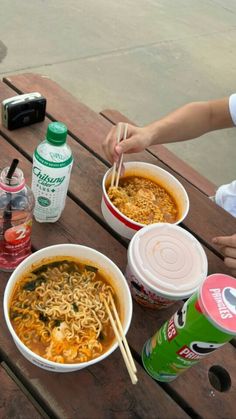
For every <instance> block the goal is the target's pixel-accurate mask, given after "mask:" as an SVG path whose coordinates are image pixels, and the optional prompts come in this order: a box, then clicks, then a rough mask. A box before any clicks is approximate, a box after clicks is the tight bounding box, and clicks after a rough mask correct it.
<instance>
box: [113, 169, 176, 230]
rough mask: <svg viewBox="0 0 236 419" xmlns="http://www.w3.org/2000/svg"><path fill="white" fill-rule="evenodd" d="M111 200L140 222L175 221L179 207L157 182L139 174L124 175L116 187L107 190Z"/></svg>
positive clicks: (120, 209) (123, 211) (127, 214)
mask: <svg viewBox="0 0 236 419" xmlns="http://www.w3.org/2000/svg"><path fill="white" fill-rule="evenodd" d="M107 193H108V196H109V198H110V200H111V202H112V203H113V204H114V205H115V206H116V208H118V210H119V211H120V212H122V213H123V214H124V215H126V217H129V218H131V219H132V220H134V221H136V222H138V223H141V224H153V223H157V222H167V223H175V222H176V221H177V220H178V217H179V209H178V206H177V203H176V201H175V199H174V198H173V196H171V195H170V193H169V192H168V191H167V190H166V189H165V188H164V187H163V186H161V185H159V184H158V183H157V182H154V181H153V180H151V179H148V178H144V177H141V176H125V177H123V178H121V179H120V181H119V186H118V187H111V186H110V187H109V188H108V190H107Z"/></svg>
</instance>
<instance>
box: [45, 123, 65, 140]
mask: <svg viewBox="0 0 236 419" xmlns="http://www.w3.org/2000/svg"><path fill="white" fill-rule="evenodd" d="M66 136H67V127H66V125H65V124H63V123H62V122H51V123H50V124H49V125H48V129H47V136H46V138H47V141H48V142H49V143H51V144H53V145H63V144H65V142H66Z"/></svg>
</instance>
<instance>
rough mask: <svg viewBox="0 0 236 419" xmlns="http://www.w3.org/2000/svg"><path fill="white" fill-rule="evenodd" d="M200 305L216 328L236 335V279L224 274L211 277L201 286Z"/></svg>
mask: <svg viewBox="0 0 236 419" xmlns="http://www.w3.org/2000/svg"><path fill="white" fill-rule="evenodd" d="M199 304H200V307H201V309H202V311H203V313H204V314H205V316H206V317H207V318H208V320H209V321H210V322H211V323H212V324H213V325H214V326H216V327H217V328H218V329H220V330H221V331H223V332H225V333H229V334H232V335H236V278H233V277H232V276H229V275H224V274H213V275H209V276H208V277H207V278H206V280H205V281H204V282H203V284H202V286H201V289H200V292H199Z"/></svg>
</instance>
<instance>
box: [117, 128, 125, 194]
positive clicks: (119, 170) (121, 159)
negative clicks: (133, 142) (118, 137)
mask: <svg viewBox="0 0 236 419" xmlns="http://www.w3.org/2000/svg"><path fill="white" fill-rule="evenodd" d="M127 134H128V124H125V127H124V136H123V140H126V138H127ZM123 158H124V155H123V153H122V154H121V156H120V161H119V166H118V170H117V174H116V183H115V187H116V188H118V185H119V180H120V172H121V167H122V164H123Z"/></svg>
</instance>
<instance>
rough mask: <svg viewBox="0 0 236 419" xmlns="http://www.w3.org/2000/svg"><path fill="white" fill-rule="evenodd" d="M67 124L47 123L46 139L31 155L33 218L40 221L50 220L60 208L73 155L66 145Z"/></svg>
mask: <svg viewBox="0 0 236 419" xmlns="http://www.w3.org/2000/svg"><path fill="white" fill-rule="evenodd" d="M66 137H67V127H66V125H64V124H63V123H62V122H51V123H50V124H49V125H48V129H47V134H46V139H45V140H44V141H43V142H42V143H40V144H39V145H38V147H37V148H36V150H35V152H34V156H33V168H32V191H33V193H34V196H35V209H34V217H35V219H36V221H39V222H41V223H44V222H49V223H54V222H55V221H57V220H58V219H59V217H60V215H61V213H62V211H63V209H64V206H65V201H66V195H67V189H68V186H69V180H70V173H71V169H72V165H73V157H72V153H71V149H70V147H69V146H68V145H67V144H66Z"/></svg>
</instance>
